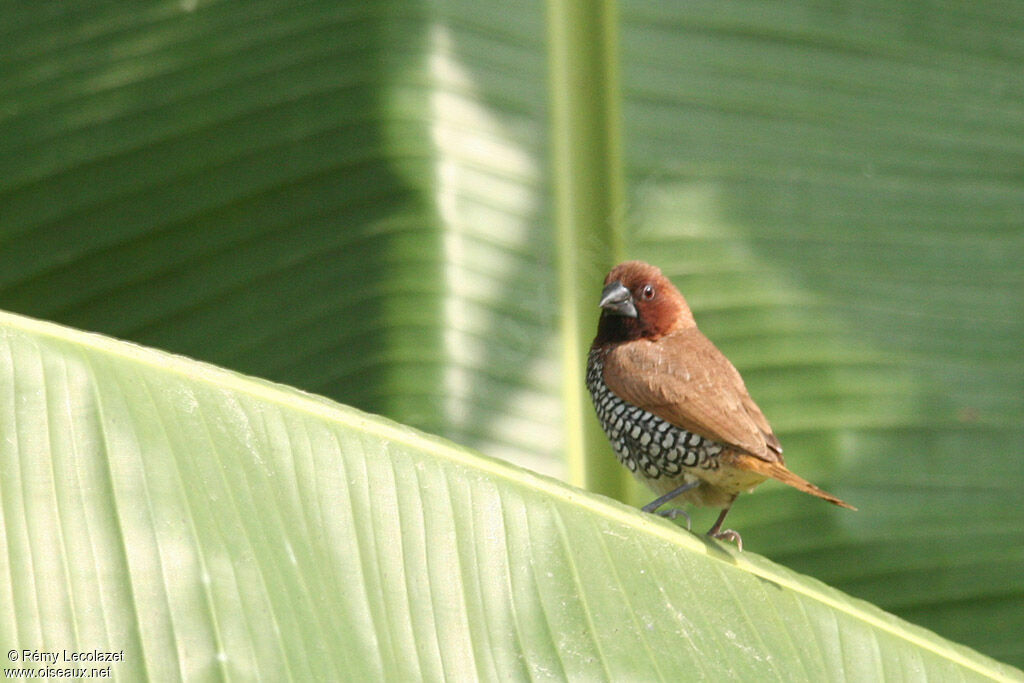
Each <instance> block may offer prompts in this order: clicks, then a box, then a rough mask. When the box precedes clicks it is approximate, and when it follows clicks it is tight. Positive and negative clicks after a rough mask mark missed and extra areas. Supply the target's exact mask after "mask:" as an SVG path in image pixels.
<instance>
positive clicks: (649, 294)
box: [643, 285, 654, 299]
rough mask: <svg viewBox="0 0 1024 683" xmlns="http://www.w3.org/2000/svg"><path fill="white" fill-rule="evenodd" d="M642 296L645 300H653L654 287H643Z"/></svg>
mask: <svg viewBox="0 0 1024 683" xmlns="http://www.w3.org/2000/svg"><path fill="white" fill-rule="evenodd" d="M643 296H644V298H645V299H653V298H654V287H651V286H650V285H647V286H645V287H644V291H643Z"/></svg>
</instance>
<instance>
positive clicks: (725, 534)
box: [708, 496, 743, 552]
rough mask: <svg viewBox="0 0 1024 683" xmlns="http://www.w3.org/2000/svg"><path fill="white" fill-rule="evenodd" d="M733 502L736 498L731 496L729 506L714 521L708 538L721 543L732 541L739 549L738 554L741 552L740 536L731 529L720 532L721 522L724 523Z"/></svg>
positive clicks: (741, 541)
mask: <svg viewBox="0 0 1024 683" xmlns="http://www.w3.org/2000/svg"><path fill="white" fill-rule="evenodd" d="M735 500H736V496H733V497H732V500H730V501H729V504H728V505H726V506H725V509H724V510H722V514H720V515H718V519H717V520H716V521H715V524H714V526H712V527H711V528H710V529H709V530H708V536H710V537H711V538H717V539H719V540H722V541H733V542H734V543H735V544H736V548H737V549H739V551H740V552H743V539H742V538H740V535H739V534H738V533H737V532H735V531H733V530H732V529H724V530H722V522H724V521H725V516H726V515H727V514H729V510H730V509H731V508H732V504H733V501H735Z"/></svg>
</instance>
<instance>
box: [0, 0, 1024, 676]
mask: <svg viewBox="0 0 1024 683" xmlns="http://www.w3.org/2000/svg"><path fill="white" fill-rule="evenodd" d="M616 12H617V14H616V15H613V16H617V22H616V26H615V36H616V46H617V47H616V50H617V52H616V54H617V59H618V62H617V71H618V78H619V82H618V83H617V84H612V85H614V86H615V87H616V88H617V90H618V92H619V93H620V95H619V100H618V107H619V110H620V112H621V122H620V125H621V130H619V131H617V134H618V136H619V139H620V140H621V145H622V165H623V168H622V174H623V176H624V178H625V205H624V206H623V207H622V209H621V215H620V216H617V217H615V218H616V220H617V221H618V222H619V223H620V224H621V225H622V226H624V229H623V237H624V242H625V249H624V251H625V253H624V254H622V256H623V257H637V258H644V259H647V260H650V261H653V262H655V263H657V264H659V265H661V266H662V268H663V269H664V270H665V271H666V272H667V274H669V275H670V276H671V277H672V278H673V279H674V281H675V282H676V283H677V284H678V285H679V286H680V288H681V289H682V291H683V292H684V293H685V294H686V295H687V296H688V298H689V300H690V303H691V304H692V306H693V308H694V310H695V313H696V315H697V318H698V321H699V322H700V323H701V326H702V328H703V329H704V331H705V332H706V333H707V334H708V335H709V336H710V337H711V338H712V339H714V340H715V341H716V343H718V345H719V346H720V347H721V348H722V349H723V350H724V351H725V352H726V354H727V355H729V356H730V357H731V358H732V360H733V361H734V363H735V364H736V365H737V366H738V367H739V368H740V370H741V371H743V373H744V376H745V377H746V378H747V383H748V386H749V387H750V389H751V391H752V393H753V395H754V396H755V398H756V399H757V400H758V402H759V403H760V404H761V406H762V407H763V408H764V410H765V412H766V413H767V415H768V416H769V418H770V419H771V420H772V422H773V425H774V426H775V430H776V432H777V433H778V434H779V435H780V437H781V438H782V441H783V443H784V445H785V447H786V453H787V456H788V462H789V463H790V465H791V466H792V467H793V469H795V470H796V471H798V472H800V473H801V474H803V475H805V476H807V477H808V478H810V479H812V480H814V481H816V482H817V483H820V484H821V485H823V486H825V487H826V488H829V489H830V490H833V491H834V492H836V493H837V494H839V495H841V496H843V497H844V498H846V499H848V500H850V501H851V502H853V503H855V504H856V505H857V506H858V507H859V508H860V512H858V513H848V512H845V511H842V510H833V509H830V508H829V506H825V505H822V504H821V503H820V501H816V500H813V499H810V498H809V497H804V496H800V495H799V494H797V493H795V492H792V491H788V490H784V488H783V487H781V486H777V485H772V484H767V485H765V486H764V487H762V488H761V489H759V490H758V492H757V493H756V494H754V495H751V496H748V497H746V498H745V499H743V500H742V501H741V503H740V504H739V505H737V507H736V509H735V511H734V512H733V513H732V516H731V517H730V521H731V522H732V525H733V526H735V527H736V528H738V529H741V530H742V531H743V534H744V540H745V542H746V544H747V546H748V547H749V548H751V549H754V550H757V551H758V552H762V553H764V554H766V555H768V556H769V557H771V558H772V559H774V560H776V561H778V562H781V563H783V564H786V565H788V566H790V567H793V568H795V569H797V570H799V571H803V572H806V573H809V574H812V575H814V576H816V577H818V578H820V579H822V580H824V581H826V582H828V583H830V584H832V585H835V586H836V587H838V588H841V589H843V590H845V591H848V592H850V593H852V594H854V595H857V596H860V597H863V598H866V599H868V600H870V601H872V602H875V603H876V604H878V605H880V606H881V607H883V608H886V609H888V610H891V611H893V612H895V613H897V614H899V615H901V616H903V617H905V618H907V619H909V620H911V621H914V622H916V623H919V624H922V625H924V626H927V627H930V628H932V629H934V630H936V631H938V632H939V633H941V634H943V635H945V636H947V637H950V638H952V639H954V640H959V641H961V642H964V643H966V644H969V645H971V646H973V647H975V648H977V649H979V650H980V651H982V652H985V653H988V654H990V655H993V656H995V657H997V658H1000V659H1003V660H1005V661H1008V662H1010V663H1014V664H1016V665H1018V666H1020V665H1022V664H1024V643H1022V641H1021V640H1020V638H1019V634H1020V633H1021V632H1022V631H1024V508H1022V507H1021V506H1020V505H1017V504H1015V503H1014V500H1016V499H1017V498H1018V497H1019V495H1020V493H1019V492H1020V491H1021V490H1022V489H1024V468H1022V467H1021V465H1020V457H1021V454H1022V453H1024V426H1022V424H1024V421H1022V417H1024V358H1022V353H1021V340H1022V339H1024V322H1022V321H1024V269H1022V267H1021V263H1022V261H1024V230H1022V227H1024V226H1022V223H1024V211H1022V209H1024V71H1022V70H1021V68H1020V65H1021V64H1022V63H1024V10H1021V9H1020V8H1016V7H1013V6H1007V5H1005V4H1004V3H998V2H990V1H987V0H986V1H982V2H977V3H971V4H970V5H963V4H961V3H953V2H941V1H937V2H928V3H925V2H910V1H899V2H884V3H883V2H865V3H857V4H856V6H850V5H846V4H837V3H827V2H818V1H814V0H801V1H797V0H794V1H792V2H786V3H776V2H768V1H767V0H765V1H750V2H747V1H738V2H730V3H721V2H718V1H710V0H709V1H708V2H688V3H663V2H657V1H655V0H651V1H649V2H642V1H638V0H622V1H621V2H620V3H619V4H618V6H617V9H616ZM546 20H547V9H546V7H545V5H544V4H543V3H540V2H518V3H512V4H509V3H473V2H457V1H454V0H451V1H445V0H439V1H438V2H415V1H411V0H410V1H408V2H381V3H356V2H282V1H281V0H255V1H254V2H246V3H242V2H237V1H233V0H214V1H204V0H175V1H173V2H169V1H155V0H140V2H136V3H131V5H125V4H124V3H117V2H101V1H99V0H93V1H85V0H76V1H75V2H68V3H42V4H35V3H5V4H3V5H2V6H0V307H3V308H5V309H8V310H12V311H16V312H19V313H25V314H29V315H33V316H36V317H40V318H45V319H48V320H54V321H57V322H61V323H64V324H68V325H72V326H75V327H79V328H83V329H88V330H95V331H99V332H103V333H106V334H110V335H113V336H117V337H121V338H126V339H131V340H134V341H137V342H140V343H144V344H148V345H152V346H156V347H159V348H163V349H167V350H171V351H175V352H178V353H183V354H186V355H189V356H192V357H196V358H200V359H203V360H207V361H210V362H213V363H216V364H219V365H223V366H226V367H229V368H232V369H236V370H240V371H243V372H247V373H251V374H255V375H259V376H262V377H267V378H270V379H273V380H276V381H279V382H284V383H287V384H291V385H294V386H297V387H300V388H303V389H307V390H309V391H313V392H317V393H321V394H325V395H327V396H330V397H332V398H335V399H337V400H339V401H342V402H344V403H348V404H351V405H355V406H358V407H360V408H363V409H366V410H370V411H373V412H378V413H383V414H385V415H388V416H390V417H393V418H395V419H397V420H400V421H402V422H405V423H407V424H410V425H414V426H417V427H420V428H423V429H425V430H428V431H431V432H435V433H438V434H441V435H444V436H446V437H448V438H451V439H453V440H455V441H457V442H460V443H463V444H467V445H470V446H473V447H476V448H479V449H480V450H482V451H483V452H485V453H488V454H490V455H495V456H498V457H502V458H506V459H509V460H513V461H515V462H517V463H519V464H522V465H525V466H527V467H531V468H533V469H537V470H540V471H543V472H547V473H549V474H554V475H555V476H561V477H565V476H567V467H566V462H567V454H566V452H565V447H564V445H565V443H566V441H567V439H566V434H565V428H564V426H563V425H564V423H565V418H566V415H565V409H564V408H563V403H564V401H563V390H562V381H563V376H568V374H567V373H564V372H563V367H562V358H563V354H562V352H561V349H560V344H561V343H562V342H561V336H560V335H559V300H560V292H559V289H558V288H559V273H558V272H557V271H558V267H559V266H558V263H559V261H558V258H557V250H558V248H559V244H558V242H557V241H556V239H555V231H554V229H553V215H554V206H553V202H554V197H553V194H552V191H551V187H552V185H553V184H554V183H555V182H556V181H557V179H556V178H553V177H552V175H553V173H554V171H553V169H552V165H551V158H550V154H551V153H550V150H551V146H552V139H551V123H550V121H551V108H552V98H558V97H560V93H559V92H557V91H551V90H549V89H548V78H549V71H550V68H551V65H550V64H549V56H548V55H549V45H547V40H546V36H547V34H546V26H545V22H546ZM595 227H598V226H595ZM601 227H603V226H601ZM599 232H600V231H597V230H595V235H594V236H591V235H588V234H580V235H577V241H578V243H579V244H581V245H582V247H581V249H580V250H581V260H582V261H583V262H587V261H588V258H589V259H590V260H594V261H597V260H605V257H604V254H605V253H606V249H605V248H606V245H605V244H603V243H599V240H600V238H599V237H597V236H596V235H597V234H598V233H599ZM608 265H610V264H608V263H592V264H590V267H592V268H594V270H595V271H599V270H601V269H603V268H605V267H607V266H608ZM578 286H579V287H580V288H584V289H586V290H587V291H593V292H594V295H595V298H596V295H597V291H598V286H599V281H597V282H590V281H587V282H579V283H578ZM594 320H595V321H596V310H595V312H594ZM589 334H590V331H589V330H586V331H584V332H581V335H583V336H584V337H586V336H588V335H589ZM576 352H577V355H578V356H579V358H580V362H581V363H582V356H581V355H579V353H580V352H579V350H576ZM588 419H590V417H589V416H588ZM586 455H587V457H594V458H609V457H611V455H610V451H608V450H602V452H600V453H587V454H586ZM708 514H710V513H702V515H698V518H697V520H696V524H697V526H698V527H700V526H702V525H703V524H704V523H705V520H704V517H705V516H707V515H708ZM708 523H710V517H709V518H708Z"/></svg>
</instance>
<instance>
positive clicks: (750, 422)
mask: <svg viewBox="0 0 1024 683" xmlns="http://www.w3.org/2000/svg"><path fill="white" fill-rule="evenodd" d="M604 380H605V383H606V384H607V385H608V388H609V389H611V391H612V392H614V393H615V395H616V396H618V397H619V398H621V399H622V400H624V401H626V402H627V403H631V404H633V405H635V406H638V407H640V408H643V409H644V410H646V411H648V412H650V413H653V414H655V415H657V416H658V417H660V418H661V419H663V420H666V421H667V422H670V423H672V424H673V425H675V426H677V427H682V428H683V429H686V430H687V431H690V432H693V433H695V434H699V435H701V436H703V437H705V438H708V439H711V440H713V441H717V442H719V443H722V444H725V445H728V446H732V447H734V448H737V449H739V450H741V451H743V452H745V453H749V454H750V455H753V456H756V457H758V458H761V459H762V460H766V461H768V462H778V463H781V462H782V455H781V454H782V448H781V447H780V445H779V440H778V439H777V438H776V437H775V434H773V433H772V429H771V426H770V425H769V424H768V420H767V419H765V416H764V414H763V413H762V412H761V410H760V408H758V407H757V405H756V404H755V403H754V400H753V399H752V398H750V394H748V393H747V388H746V386H744V384H743V379H742V378H741V377H740V373H739V372H738V371H737V370H736V368H734V367H733V365H732V363H730V362H729V360H728V359H727V358H726V357H725V356H724V355H722V352H721V351H719V350H718V348H717V347H715V345H714V344H712V343H711V341H710V340H709V339H708V338H707V337H705V336H704V335H703V333H701V332H700V331H699V330H697V329H695V328H688V329H685V330H680V331H677V332H674V333H671V334H668V335H666V336H664V337H661V338H659V339H657V340H655V341H647V340H638V341H632V342H626V343H624V344H619V345H618V346H616V347H614V348H613V349H612V350H611V351H610V352H609V353H608V355H607V357H606V358H605V361H604Z"/></svg>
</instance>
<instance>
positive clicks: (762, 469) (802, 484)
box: [735, 456, 857, 510]
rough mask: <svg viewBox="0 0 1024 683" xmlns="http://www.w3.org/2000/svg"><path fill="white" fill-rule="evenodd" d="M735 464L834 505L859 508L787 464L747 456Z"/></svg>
mask: <svg viewBox="0 0 1024 683" xmlns="http://www.w3.org/2000/svg"><path fill="white" fill-rule="evenodd" d="M735 465H736V466H737V467H739V468H740V469H744V470H750V471H752V472H757V473H758V474H763V475H764V476H766V477H771V478H772V479H778V480H779V481H781V482H782V483H783V484H789V485H790V486H792V487H793V488H795V489H799V490H801V491H803V492H804V493H809V494H811V495H812V496H817V497H818V498H824V499H825V500H827V501H828V502H830V503H832V504H833V505H838V506H839V507H844V508H849V509H850V510H856V509H857V508H855V507H853V506H852V505H850V504H849V503H847V502H846V501H844V500H840V499H839V498H836V497H835V496H833V495H832V494H831V493H829V492H828V491H822V490H821V489H819V488H818V487H817V486H815V485H814V484H812V483H811V482H809V481H807V480H806V479H804V478H803V477H800V476H797V475H795V474H793V473H792V472H790V471H789V470H787V469H786V468H785V466H783V465H780V464H779V463H777V462H767V461H765V460H761V459H760V458H755V457H751V456H746V457H740V458H736V460H735Z"/></svg>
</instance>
